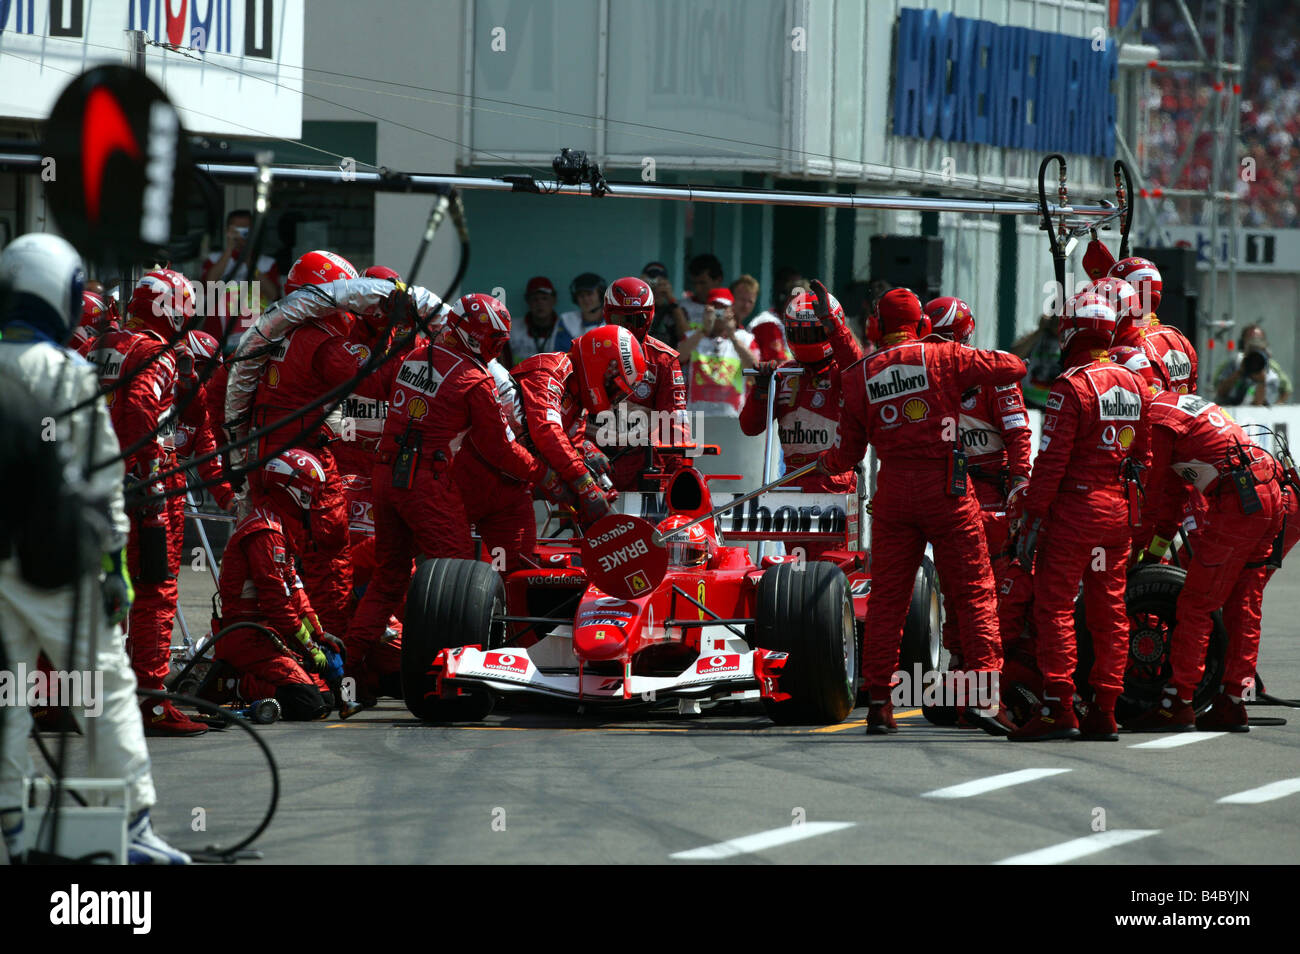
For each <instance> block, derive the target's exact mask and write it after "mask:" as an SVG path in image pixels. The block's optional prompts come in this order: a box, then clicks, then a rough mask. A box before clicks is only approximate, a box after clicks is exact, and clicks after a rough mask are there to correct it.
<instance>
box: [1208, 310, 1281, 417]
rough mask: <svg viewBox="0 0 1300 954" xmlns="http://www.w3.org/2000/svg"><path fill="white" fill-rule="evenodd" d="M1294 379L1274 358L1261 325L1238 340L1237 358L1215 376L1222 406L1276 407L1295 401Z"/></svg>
mask: <svg viewBox="0 0 1300 954" xmlns="http://www.w3.org/2000/svg"><path fill="white" fill-rule="evenodd" d="M1291 390H1292V389H1291V379H1290V378H1289V377H1287V375H1286V372H1285V371H1283V370H1282V366H1281V365H1280V364H1278V363H1277V361H1275V360H1274V359H1273V356H1272V353H1271V352H1270V351H1269V348H1268V337H1267V336H1266V335H1265V334H1264V329H1263V328H1261V327H1260V326H1259V325H1247V326H1246V327H1245V328H1243V329H1242V330H1241V336H1240V337H1239V338H1238V339H1237V355H1236V357H1235V358H1234V359H1233V360H1232V361H1229V362H1228V363H1227V364H1225V365H1224V366H1223V367H1222V368H1220V369H1219V373H1218V374H1216V375H1215V377H1214V399H1215V401H1217V402H1218V403H1219V404H1231V405H1236V404H1251V405H1256V406H1259V405H1263V406H1266V407H1267V406H1272V405H1274V404H1285V403H1287V401H1289V400H1290V399H1291Z"/></svg>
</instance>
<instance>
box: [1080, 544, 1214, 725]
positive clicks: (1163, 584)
mask: <svg viewBox="0 0 1300 954" xmlns="http://www.w3.org/2000/svg"><path fill="white" fill-rule="evenodd" d="M1186 578H1187V571H1186V570H1184V569H1182V568H1181V567H1176V566H1170V565H1168V564H1163V563H1150V564H1145V565H1143V566H1139V567H1137V568H1136V569H1134V570H1133V571H1131V572H1130V573H1129V576H1128V587H1127V591H1126V594H1125V599H1126V603H1127V606H1128V618H1129V651H1128V661H1127V663H1126V664H1125V669H1124V693H1123V695H1122V696H1120V698H1119V701H1118V702H1117V703H1116V705H1115V717H1116V719H1118V720H1119V721H1120V722H1125V721H1128V720H1131V719H1133V718H1134V717H1136V716H1138V715H1140V714H1141V713H1142V712H1144V711H1145V710H1147V709H1149V708H1151V706H1153V705H1155V704H1156V702H1157V701H1159V698H1160V693H1161V692H1162V690H1163V689H1164V687H1165V686H1166V685H1167V684H1168V683H1169V680H1170V679H1171V678H1172V677H1173V665H1172V663H1171V662H1170V655H1169V649H1170V641H1171V638H1172V636H1173V631H1174V626H1175V625H1176V623H1177V619H1178V615H1177V609H1178V594H1179V593H1181V592H1182V590H1183V581H1184V580H1185V579H1186ZM1210 620H1211V628H1210V639H1209V643H1208V644H1207V646H1206V650H1205V672H1204V674H1203V675H1202V677H1201V681H1200V683H1199V684H1198V685H1197V687H1196V692H1195V693H1194V694H1193V698H1192V706H1193V707H1194V708H1195V709H1196V710H1197V711H1198V712H1199V711H1200V710H1202V709H1204V708H1205V707H1206V706H1207V705H1209V703H1210V700H1211V699H1213V698H1214V696H1215V694H1216V693H1217V692H1218V691H1219V685H1220V684H1221V683H1222V682H1223V672H1224V665H1225V658H1226V656H1227V652H1228V632H1227V630H1226V629H1224V627H1223V614H1222V613H1220V612H1219V611H1217V610H1216V611H1215V612H1214V613H1213V614H1211V617H1210ZM1075 629H1076V632H1078V634H1079V642H1078V648H1079V665H1078V668H1077V669H1076V671H1075V684H1076V686H1078V687H1079V690H1080V692H1081V693H1087V692H1088V689H1089V687H1088V675H1089V673H1090V671H1091V669H1092V663H1093V653H1092V639H1091V638H1090V637H1089V636H1088V628H1087V619H1086V615H1085V611H1084V606H1083V600H1082V599H1080V600H1079V602H1078V604H1077V606H1076V608H1075Z"/></svg>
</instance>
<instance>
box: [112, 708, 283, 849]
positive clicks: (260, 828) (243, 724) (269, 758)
mask: <svg viewBox="0 0 1300 954" xmlns="http://www.w3.org/2000/svg"><path fill="white" fill-rule="evenodd" d="M136 692H137V693H138V694H139V695H141V696H145V697H147V698H151V699H166V700H168V701H170V702H173V703H176V702H179V703H182V704H184V705H187V706H193V707H194V708H196V709H199V710H201V711H204V712H207V713H209V714H210V715H215V716H217V717H219V718H221V719H225V720H226V721H227V722H228V723H230V724H233V725H237V726H239V728H241V729H243V730H244V731H245V732H247V733H248V734H249V735H250V736H252V738H253V741H254V742H256V743H257V747H258V748H259V749H261V750H262V754H263V755H265V756H266V763H267V765H268V766H269V767H270V769H271V802H270V804H269V805H267V808H266V814H265V815H263V816H262V820H261V821H260V822H259V823H258V825H257V827H256V828H254V829H253V831H252V833H251V834H249V835H247V836H245V837H244V838H243V839H241V840H240V841H238V842H236V843H235V844H234V845H232V846H231V847H229V848H221V847H219V846H218V845H208V846H207V847H206V848H201V849H197V850H194V849H185V848H181V849H180V850H182V851H184V852H185V853H186V854H188V855H189V856H190V857H191V858H193V859H194V860H195V861H202V862H209V863H213V864H233V863H234V862H235V861H237V860H238V858H237V857H236V856H237V855H238V854H239V853H240V852H241V851H243V850H244V849H245V848H247V847H248V846H249V845H251V844H252V843H253V842H254V841H256V840H257V839H258V837H259V836H260V835H261V834H262V832H264V831H266V829H267V827H268V826H269V825H270V824H271V819H272V818H274V817H275V812H276V809H277V808H278V807H279V804H280V767H279V765H278V764H277V763H276V761H275V756H274V755H273V754H272V753H271V748H270V746H268V745H267V744H266V742H265V741H263V740H262V739H260V738H259V737H258V735H257V732H256V731H255V730H254V729H253V727H252V726H251V725H249V724H248V722H247V721H246V720H244V719H241V718H239V717H238V716H235V715H232V714H231V713H229V712H227V711H226V710H224V709H222V708H221V707H220V706H217V705H213V704H212V703H210V702H207V701H205V700H203V699H198V698H195V697H194V696H187V695H184V694H182V693H179V692H161V691H159V690H157V689H137V690H136Z"/></svg>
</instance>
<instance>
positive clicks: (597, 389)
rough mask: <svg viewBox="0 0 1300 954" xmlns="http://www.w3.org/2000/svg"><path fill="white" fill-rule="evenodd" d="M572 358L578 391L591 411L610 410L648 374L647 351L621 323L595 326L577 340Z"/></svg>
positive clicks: (572, 350)
mask: <svg viewBox="0 0 1300 954" xmlns="http://www.w3.org/2000/svg"><path fill="white" fill-rule="evenodd" d="M569 361H570V362H572V364H573V373H574V374H576V375H577V376H578V394H579V396H580V398H581V400H582V405H583V407H585V408H586V409H587V411H588V412H589V413H591V414H599V413H601V412H602V411H608V410H609V409H610V408H611V407H612V406H613V405H615V404H618V403H620V402H622V401H625V400H627V398H628V397H629V396H630V395H631V394H632V390H633V388H635V387H636V386H637V385H638V384H640V383H641V379H642V378H644V377H645V369H646V365H645V354H644V353H643V352H642V351H641V346H640V345H639V344H637V340H636V338H634V337H632V332H630V331H628V330H627V329H626V328H622V327H620V326H618V325H601V326H600V327H599V328H593V329H592V330H591V331H588V332H587V333H586V334H584V335H582V336H581V337H580V338H578V340H577V341H575V342H573V345H572V346H571V347H570V348H569Z"/></svg>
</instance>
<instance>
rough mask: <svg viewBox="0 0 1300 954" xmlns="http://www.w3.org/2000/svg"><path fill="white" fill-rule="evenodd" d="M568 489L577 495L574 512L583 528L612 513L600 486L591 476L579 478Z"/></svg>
mask: <svg viewBox="0 0 1300 954" xmlns="http://www.w3.org/2000/svg"><path fill="white" fill-rule="evenodd" d="M570 489H571V490H572V491H573V493H574V494H576V495H577V498H578V501H577V505H576V507H575V510H576V511H577V514H578V522H579V523H581V524H582V525H583V526H584V527H589V526H591V525H592V524H593V523H595V522H596V521H597V520H599V519H600V518H601V517H605V516H608V515H609V514H611V513H613V512H614V508H613V507H611V506H610V501H609V498H608V496H607V495H606V493H605V491H603V490H601V489H600V485H599V484H597V483H596V479H595V478H594V477H592V476H591V474H587V475H585V476H583V477H581V478H579V479H578V480H577V481H576V482H575V483H574V484H572V485H571V487H570Z"/></svg>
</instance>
